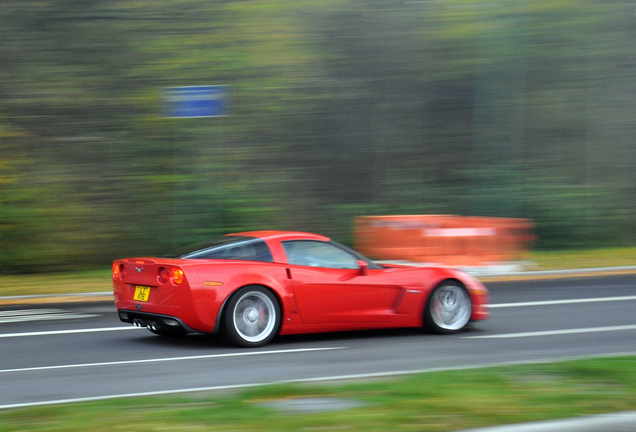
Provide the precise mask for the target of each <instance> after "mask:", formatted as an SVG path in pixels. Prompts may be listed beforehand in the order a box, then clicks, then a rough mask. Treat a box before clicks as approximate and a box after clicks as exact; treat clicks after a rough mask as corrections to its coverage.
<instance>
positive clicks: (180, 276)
mask: <svg viewBox="0 0 636 432" xmlns="http://www.w3.org/2000/svg"><path fill="white" fill-rule="evenodd" d="M184 280H185V274H184V273H183V270H181V269H180V268H178V267H175V268H173V269H172V270H170V282H172V283H173V284H175V285H181V284H182V283H183V281H184Z"/></svg>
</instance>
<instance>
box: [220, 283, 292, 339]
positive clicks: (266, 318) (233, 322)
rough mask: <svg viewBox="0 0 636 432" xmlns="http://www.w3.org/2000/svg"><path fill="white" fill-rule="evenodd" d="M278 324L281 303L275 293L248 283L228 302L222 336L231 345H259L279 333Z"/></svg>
mask: <svg viewBox="0 0 636 432" xmlns="http://www.w3.org/2000/svg"><path fill="white" fill-rule="evenodd" d="M279 323H280V306H279V305H278V301H277V300H276V297H274V294H272V293H271V291H269V290H268V289H266V288H264V287H259V286H247V287H244V288H241V289H240V290H238V291H237V292H236V293H234V294H233V295H232V297H231V298H230V300H229V302H228V304H227V307H226V309H225V313H224V319H223V335H224V336H225V339H226V340H227V341H228V342H229V343H231V344H232V345H236V346H240V347H259V346H263V345H265V344H266V343H268V342H269V341H270V340H272V338H273V337H274V336H276V332H277V331H278V325H279Z"/></svg>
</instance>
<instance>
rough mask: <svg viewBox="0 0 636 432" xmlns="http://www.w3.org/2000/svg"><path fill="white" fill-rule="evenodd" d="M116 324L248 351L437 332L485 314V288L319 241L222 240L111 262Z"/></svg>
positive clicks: (259, 235)
mask: <svg viewBox="0 0 636 432" xmlns="http://www.w3.org/2000/svg"><path fill="white" fill-rule="evenodd" d="M113 289H114V294H115V304H116V306H117V309H118V311H119V318H120V319H121V321H123V322H127V323H132V324H135V325H137V326H143V327H147V328H148V329H149V330H150V331H152V332H153V333H157V334H160V335H167V334H171V333H175V332H182V333H187V332H197V333H220V334H221V335H222V336H223V338H224V339H225V340H226V341H227V342H229V343H231V344H233V345H237V346H241V347H257V346H262V345H264V344H266V343H267V342H269V341H270V340H271V339H272V338H273V337H274V336H276V335H277V334H281V335H289V334H298V333H317V332H331V331H344V330H363V329H379V328H394V327H424V328H426V329H428V330H430V331H432V332H436V333H453V332H457V331H459V330H461V329H462V328H464V327H465V326H466V324H467V323H468V322H469V321H470V320H483V319H486V318H487V317H488V310H487V306H486V304H487V302H488V291H487V289H486V287H484V286H483V285H482V284H481V283H480V282H479V281H477V280H475V279H474V278H472V277H471V276H469V275H467V274H465V273H463V272H460V271H457V270H454V269H451V268H443V267H410V266H404V265H379V264H377V263H374V262H373V261H371V260H369V259H368V258H366V257H364V256H362V255H360V254H359V253H357V252H355V251H353V250H351V249H349V248H347V247H345V246H343V245H340V244H338V243H336V242H334V241H332V240H330V239H329V238H327V237H324V236H321V235H317V234H309V233H301V232H284V231H258V232H245V233H239V234H229V235H226V236H224V237H221V238H219V239H217V240H213V241H209V242H205V243H202V244H198V245H195V246H191V247H188V248H184V249H182V250H180V251H176V252H175V253H173V254H170V255H167V256H164V257H161V258H126V259H121V260H116V261H115V262H114V263H113Z"/></svg>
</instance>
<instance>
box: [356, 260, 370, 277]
mask: <svg viewBox="0 0 636 432" xmlns="http://www.w3.org/2000/svg"><path fill="white" fill-rule="evenodd" d="M368 269H369V263H368V262H366V261H363V260H358V270H360V276H365V275H366V274H367V270H368Z"/></svg>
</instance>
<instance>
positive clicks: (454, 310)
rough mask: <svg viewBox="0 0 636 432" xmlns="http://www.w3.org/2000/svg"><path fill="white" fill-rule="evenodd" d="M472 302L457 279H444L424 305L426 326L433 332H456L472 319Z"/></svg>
mask: <svg viewBox="0 0 636 432" xmlns="http://www.w3.org/2000/svg"><path fill="white" fill-rule="evenodd" d="M471 313H472V302H471V300H470V295H469V294H468V291H466V288H464V287H463V286H462V285H461V284H460V283H459V282H457V281H451V280H448V281H444V282H442V283H441V284H439V285H438V286H437V287H436V288H435V289H434V290H433V292H432V293H431V295H430V296H429V298H428V300H427V302H426V306H425V307H424V328H425V329H426V330H428V331H431V332H433V333H441V334H448V333H456V332H458V331H461V330H462V329H463V328H464V327H466V325H467V324H468V322H469V321H470V315H471Z"/></svg>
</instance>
